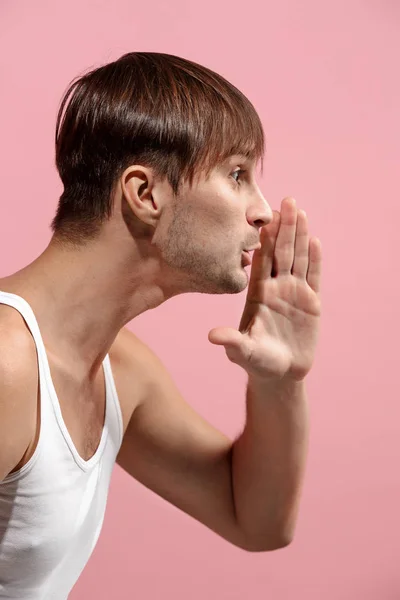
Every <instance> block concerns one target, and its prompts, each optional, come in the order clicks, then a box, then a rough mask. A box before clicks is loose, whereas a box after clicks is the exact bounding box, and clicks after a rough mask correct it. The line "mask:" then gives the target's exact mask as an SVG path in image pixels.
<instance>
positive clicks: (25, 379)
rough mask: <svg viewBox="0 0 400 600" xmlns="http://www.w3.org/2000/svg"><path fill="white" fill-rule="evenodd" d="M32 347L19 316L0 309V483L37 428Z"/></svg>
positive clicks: (34, 361) (2, 307)
mask: <svg viewBox="0 0 400 600" xmlns="http://www.w3.org/2000/svg"><path fill="white" fill-rule="evenodd" d="M37 394H38V368H37V358H36V348H35V343H34V340H33V338H32V335H31V333H30V332H29V330H28V329H27V327H26V325H25V322H24V320H23V319H22V317H21V315H20V314H19V313H18V312H17V311H16V310H15V309H13V308H11V307H9V306H5V305H0V481H2V480H3V479H4V477H5V476H6V475H8V473H10V472H11V471H12V470H14V469H15V467H16V465H18V463H19V462H20V461H21V460H22V458H23V456H24V454H25V452H26V451H27V448H28V446H29V445H30V444H31V442H32V439H33V438H34V436H35V432H36V425H37V406H38V402H37V398H38V396H37Z"/></svg>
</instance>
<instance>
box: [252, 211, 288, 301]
mask: <svg viewBox="0 0 400 600" xmlns="http://www.w3.org/2000/svg"><path fill="white" fill-rule="evenodd" d="M279 222H280V213H279V211H277V210H274V211H273V219H272V221H271V222H270V223H268V225H265V226H264V227H262V229H261V230H260V241H261V248H260V249H259V250H255V252H254V254H253V260H252V267H251V275H250V282H249V290H251V289H252V288H253V286H254V285H257V283H260V282H263V281H265V279H267V278H268V277H270V276H271V272H272V269H273V259H274V250H275V242H276V236H277V234H278V230H279Z"/></svg>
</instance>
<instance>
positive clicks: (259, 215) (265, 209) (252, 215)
mask: <svg viewBox="0 0 400 600" xmlns="http://www.w3.org/2000/svg"><path fill="white" fill-rule="evenodd" d="M273 216H274V214H273V212H272V208H271V207H270V205H269V204H268V202H267V201H266V199H265V198H264V196H263V195H262V193H261V192H260V191H259V193H258V194H257V195H256V197H255V198H254V200H253V202H252V203H251V204H250V205H249V208H248V210H247V222H248V223H249V224H250V225H252V226H253V227H258V228H260V227H264V225H268V223H271V221H272V219H273Z"/></svg>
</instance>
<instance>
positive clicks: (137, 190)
mask: <svg viewBox="0 0 400 600" xmlns="http://www.w3.org/2000/svg"><path fill="white" fill-rule="evenodd" d="M120 181H121V190H122V194H123V196H124V198H125V199H126V201H127V202H128V204H129V206H130V208H131V210H132V212H133V213H134V214H135V216H136V217H137V218H138V219H140V220H141V221H142V222H143V223H146V224H147V225H151V226H153V227H154V226H156V225H157V222H158V220H159V218H160V215H161V208H162V207H161V203H160V202H158V201H156V200H155V196H157V197H159V196H160V194H159V193H156V190H155V188H156V178H155V175H154V173H153V170H152V169H150V168H147V167H143V166H142V165H131V166H130V167H128V168H127V169H126V170H125V171H124V173H123V175H122V177H121V180H120Z"/></svg>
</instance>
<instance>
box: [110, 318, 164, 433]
mask: <svg viewBox="0 0 400 600" xmlns="http://www.w3.org/2000/svg"><path fill="white" fill-rule="evenodd" d="M109 356H110V363H111V368H112V371H113V376H114V380H115V386H116V389H117V394H118V399H119V402H120V406H121V411H122V417H123V421H124V432H125V431H126V429H127V426H128V423H129V421H130V419H131V417H132V415H133V412H134V411H135V410H136V409H137V408H138V407H139V406H140V405H141V404H143V403H144V401H145V400H146V398H147V397H148V395H149V393H150V390H151V386H152V382H153V381H154V379H155V378H157V376H158V375H157V371H158V370H159V369H160V368H162V366H161V362H160V360H159V359H158V357H157V356H156V354H155V353H154V352H153V351H152V350H151V348H150V347H149V346H148V345H147V344H146V343H145V342H143V341H142V340H141V339H140V338H138V337H137V335H135V334H134V333H133V332H132V331H131V330H130V329H128V328H127V327H123V328H122V329H121V330H120V331H119V333H118V335H117V337H116V338H115V340H114V343H113V345H112V346H111V348H110V351H109Z"/></svg>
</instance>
